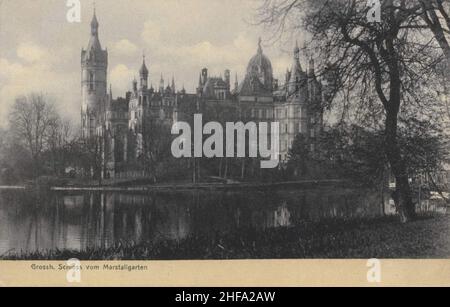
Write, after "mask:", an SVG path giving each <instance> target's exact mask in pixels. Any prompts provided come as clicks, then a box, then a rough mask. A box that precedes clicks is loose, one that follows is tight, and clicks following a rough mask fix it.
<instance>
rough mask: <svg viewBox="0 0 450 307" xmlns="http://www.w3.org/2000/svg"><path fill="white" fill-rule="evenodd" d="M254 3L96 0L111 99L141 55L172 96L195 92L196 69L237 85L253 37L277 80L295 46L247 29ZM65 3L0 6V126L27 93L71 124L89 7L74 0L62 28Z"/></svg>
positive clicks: (3, 2) (125, 85) (40, 0)
mask: <svg viewBox="0 0 450 307" xmlns="http://www.w3.org/2000/svg"><path fill="white" fill-rule="evenodd" d="M261 1H262V0H226V1H224V0H96V1H95V7H96V12H97V17H98V21H99V23H100V29H99V37H100V41H101V43H102V47H103V48H107V49H108V52H109V67H108V82H109V83H110V84H112V90H113V96H114V97H117V96H124V95H125V92H126V91H127V90H129V89H130V88H131V81H132V79H133V78H134V77H135V76H136V77H137V78H138V70H139V67H140V65H141V63H142V55H143V54H144V53H145V55H146V62H147V66H148V68H149V70H150V80H149V81H150V82H151V83H152V84H153V85H154V86H155V85H157V84H159V79H160V77H161V74H163V76H164V79H165V81H166V84H167V82H170V81H171V79H172V76H174V78H175V83H176V86H177V89H181V87H182V86H183V85H184V86H185V88H186V90H187V91H188V92H189V93H192V92H195V86H196V85H197V83H198V75H199V72H200V70H201V69H202V68H203V67H207V68H208V69H209V71H210V75H216V76H220V74H222V73H223V71H224V70H225V69H230V70H231V71H232V76H233V83H234V76H235V74H236V73H237V74H238V79H239V80H242V79H243V77H244V74H245V69H246V66H247V64H248V61H249V60H250V58H251V57H252V56H253V55H254V54H255V53H256V50H257V43H258V38H259V37H261V38H262V39H263V49H264V53H265V54H266V55H268V56H269V58H270V59H271V61H272V65H273V68H274V75H275V77H276V78H280V79H282V80H283V76H284V74H285V72H286V69H287V68H288V67H290V66H291V63H292V49H293V47H294V45H295V40H294V39H290V40H288V41H287V40H282V41H276V42H273V39H272V35H271V34H270V32H268V31H267V29H263V28H262V27H261V26H257V25H254V20H255V19H254V18H255V13H256V9H257V7H258V6H259V5H260V4H261ZM66 2H67V0H0V126H5V125H6V123H7V115H8V112H9V109H10V107H11V105H12V104H13V103H14V99H15V97H17V96H20V95H24V94H28V93H31V92H40V93H44V94H46V95H48V96H49V97H52V99H54V101H55V103H56V104H57V106H58V108H59V109H60V110H61V111H62V113H64V115H66V116H67V117H68V118H70V119H72V120H73V121H74V122H77V121H79V118H80V108H81V101H80V99H81V98H80V97H81V89H80V72H81V68H80V53H81V49H82V48H83V47H84V48H86V46H87V44H88V41H89V36H90V21H91V19H92V14H93V7H94V4H93V1H92V0H81V22H80V23H77V22H75V23H70V22H68V21H67V17H66V15H67V12H68V10H69V9H70V8H69V7H67V5H66V4H67V3H66ZM298 40H299V41H300V42H301V38H300V37H299V38H298ZM303 61H304V59H303Z"/></svg>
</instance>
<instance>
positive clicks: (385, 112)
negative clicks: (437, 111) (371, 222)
mask: <svg viewBox="0 0 450 307" xmlns="http://www.w3.org/2000/svg"><path fill="white" fill-rule="evenodd" d="M382 2H383V5H382V10H381V13H382V14H381V22H380V23H374V22H372V21H371V20H369V19H368V18H367V15H368V12H369V9H370V8H369V7H368V6H367V1H366V0H266V1H265V3H264V5H263V6H262V7H261V11H260V13H261V15H260V21H261V22H262V23H264V24H266V25H269V26H272V27H273V26H275V28H276V30H277V31H279V33H283V32H287V31H291V32H292V31H298V30H299V29H306V30H307V32H308V33H309V34H310V35H311V41H310V44H309V46H310V47H311V48H313V50H315V51H316V54H318V55H319V58H321V59H326V61H327V64H328V65H322V68H324V67H325V66H327V68H328V70H327V76H326V77H327V79H328V80H330V78H329V77H330V76H331V77H332V78H331V79H332V80H333V81H332V84H328V86H327V88H326V89H325V90H326V91H329V92H331V94H330V95H328V96H327V97H328V98H329V100H328V101H327V103H328V105H327V107H330V105H331V103H332V102H336V101H337V100H338V98H343V99H341V101H344V105H345V107H344V110H348V109H353V110H356V111H357V112H356V113H358V115H359V116H360V117H365V118H366V119H367V118H371V120H372V122H373V124H375V125H380V126H382V127H383V129H384V143H385V144H384V145H385V146H384V148H385V155H386V157H387V160H388V161H389V164H390V168H391V170H392V172H393V174H394V176H395V178H396V182H397V188H396V191H395V193H394V199H395V201H396V206H397V211H398V212H399V215H400V218H401V221H402V222H408V221H410V220H412V219H414V218H415V205H414V204H413V201H412V192H411V187H410V184H409V180H408V179H409V178H408V172H407V166H406V161H405V159H404V157H403V156H402V151H401V144H399V141H398V131H399V126H401V123H402V121H403V120H407V119H408V118H410V117H418V118H420V119H422V120H427V117H428V116H432V115H430V112H428V113H427V111H428V110H427V107H426V105H427V103H432V102H433V101H436V97H435V96H434V95H433V94H432V91H430V90H429V89H425V87H427V86H428V85H430V86H431V85H433V84H434V83H433V81H432V80H434V79H435V77H436V66H437V65H439V64H440V63H442V57H441V54H439V52H438V50H439V47H438V46H436V40H435V38H434V37H432V38H430V35H427V31H428V32H429V30H428V29H427V28H426V27H423V19H422V15H421V14H422V12H421V11H420V6H418V4H419V3H418V2H416V1H404V0H401V1H395V0H384V1H382ZM323 71H324V72H325V70H323ZM411 106H414V108H413V109H414V111H415V112H412V108H411ZM418 111H419V113H417V112H418Z"/></svg>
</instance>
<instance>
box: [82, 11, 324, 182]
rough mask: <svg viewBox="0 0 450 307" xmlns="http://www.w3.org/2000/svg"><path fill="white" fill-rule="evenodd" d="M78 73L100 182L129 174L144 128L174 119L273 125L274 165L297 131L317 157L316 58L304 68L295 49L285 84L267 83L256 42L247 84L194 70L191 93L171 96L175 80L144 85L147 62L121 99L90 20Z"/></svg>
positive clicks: (268, 70)
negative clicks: (276, 126)
mask: <svg viewBox="0 0 450 307" xmlns="http://www.w3.org/2000/svg"><path fill="white" fill-rule="evenodd" d="M81 71H82V81H81V87H82V108H81V124H82V126H81V127H82V137H83V138H85V139H89V138H93V137H95V138H98V140H99V142H101V144H100V145H101V148H102V151H103V160H104V166H103V169H104V171H103V172H102V175H103V176H104V177H108V178H113V177H116V176H118V175H119V174H122V173H125V172H127V171H128V170H129V169H130V167H131V165H135V161H137V159H138V158H139V157H140V156H141V155H143V154H144V151H145V149H144V141H143V140H144V138H145V137H146V133H148V131H147V130H148V128H147V129H146V124H147V123H148V122H152V121H157V122H158V123H160V124H162V125H163V126H167V127H168V128H167V129H169V131H170V127H171V125H172V124H173V123H174V122H177V121H181V120H183V121H189V119H190V118H192V117H193V115H194V114H195V113H202V114H203V117H204V118H205V120H209V121H213V120H214V121H219V122H221V121H222V122H224V121H232V122H238V121H242V122H244V123H245V122H248V121H253V122H256V123H258V122H262V121H265V122H279V123H280V136H279V139H280V146H279V148H280V160H281V161H286V160H287V159H288V153H289V149H290V147H291V146H292V144H293V142H294V139H295V137H296V136H297V135H298V134H299V133H300V134H303V135H304V136H305V138H306V140H308V144H309V145H308V146H310V150H311V151H312V152H314V151H315V146H316V144H315V140H316V138H317V137H318V135H319V134H320V133H321V131H322V127H323V107H322V101H323V96H324V94H323V92H324V91H323V90H322V83H321V82H320V81H319V80H318V78H317V77H316V74H315V67H314V60H312V59H310V60H309V67H308V69H307V70H303V68H302V65H301V63H300V48H299V47H298V45H296V47H295V49H294V52H293V63H292V67H291V69H290V70H289V69H288V70H287V72H286V77H285V80H284V84H283V85H280V84H279V81H278V80H276V79H274V77H273V69H272V64H271V61H270V59H269V58H268V57H267V56H266V55H265V54H264V52H263V48H262V46H261V40H259V44H258V48H257V52H256V54H255V55H254V56H253V57H252V58H251V59H250V61H249V63H248V66H247V72H246V75H245V78H244V79H243V80H242V81H241V82H240V83H239V82H238V80H237V75H236V80H235V83H234V86H232V84H231V72H230V71H229V70H225V72H224V75H223V77H213V76H209V75H208V69H206V68H204V69H202V70H201V72H200V76H199V81H198V87H197V91H196V93H192V94H189V93H186V90H185V89H184V88H183V89H182V90H181V91H176V89H175V82H174V79H172V84H171V85H168V86H167V87H165V84H164V80H163V78H162V77H161V81H160V84H159V87H158V88H157V89H154V88H153V87H152V86H150V87H149V82H148V79H149V69H148V67H147V63H146V59H145V56H144V58H143V61H142V66H141V68H140V70H139V82H138V81H137V80H133V81H132V84H131V91H129V92H127V93H126V95H125V98H117V99H113V96H112V91H111V90H109V92H108V86H107V71H108V52H107V50H104V49H102V46H101V43H100V40H99V22H98V20H97V17H96V14H95V12H94V16H93V18H92V21H91V36H90V40H89V44H88V47H87V49H86V50H84V49H83V50H82V52H81Z"/></svg>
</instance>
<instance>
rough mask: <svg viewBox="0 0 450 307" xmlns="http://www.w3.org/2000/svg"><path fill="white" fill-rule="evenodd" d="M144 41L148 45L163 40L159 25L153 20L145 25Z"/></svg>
mask: <svg viewBox="0 0 450 307" xmlns="http://www.w3.org/2000/svg"><path fill="white" fill-rule="evenodd" d="M141 36H142V40H143V41H144V42H145V43H147V44H154V43H155V42H158V41H159V40H160V38H161V29H160V26H159V24H157V23H155V22H153V21H152V20H147V21H146V22H145V23H144V30H143V31H142V35H141Z"/></svg>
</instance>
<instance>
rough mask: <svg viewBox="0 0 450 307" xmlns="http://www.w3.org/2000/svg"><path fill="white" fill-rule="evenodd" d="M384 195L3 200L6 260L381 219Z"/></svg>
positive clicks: (21, 195) (0, 237) (329, 192)
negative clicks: (323, 221) (333, 221)
mask: <svg viewBox="0 0 450 307" xmlns="http://www.w3.org/2000/svg"><path fill="white" fill-rule="evenodd" d="M379 196H380V195H378V193H375V192H373V193H372V194H371V193H369V192H367V191H359V190H354V189H340V190H339V191H338V192H336V190H335V189H332V188H321V189H311V190H304V191H298V190H292V189H291V190H288V189H276V190H267V191H256V190H249V191H227V192H205V191H194V192H183V193H155V194H130V193H75V194H74V193H60V192H58V193H56V192H55V193H51V194H46V195H45V197H42V196H39V195H36V194H35V193H33V192H26V191H8V192H5V191H2V192H0V255H2V254H4V253H7V252H9V251H12V252H14V253H20V252H32V251H45V250H54V249H59V250H62V249H70V250H85V249H87V248H96V247H108V246H111V245H113V244H115V243H117V242H133V243H140V242H143V241H145V242H154V243H157V242H159V241H162V240H169V241H171V240H182V239H184V238H187V237H191V236H203V237H206V238H209V237H211V238H212V237H214V238H217V237H219V238H220V236H222V235H225V234H227V233H229V232H233V231H239V230H241V229H252V230H256V231H264V230H266V229H269V228H276V227H290V226H293V225H295V224H296V223H300V222H301V221H304V220H309V221H311V220H320V219H323V218H330V217H345V218H351V217H362V216H376V215H380V214H381V213H382V211H383V209H382V206H381V199H380V197H379Z"/></svg>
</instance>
